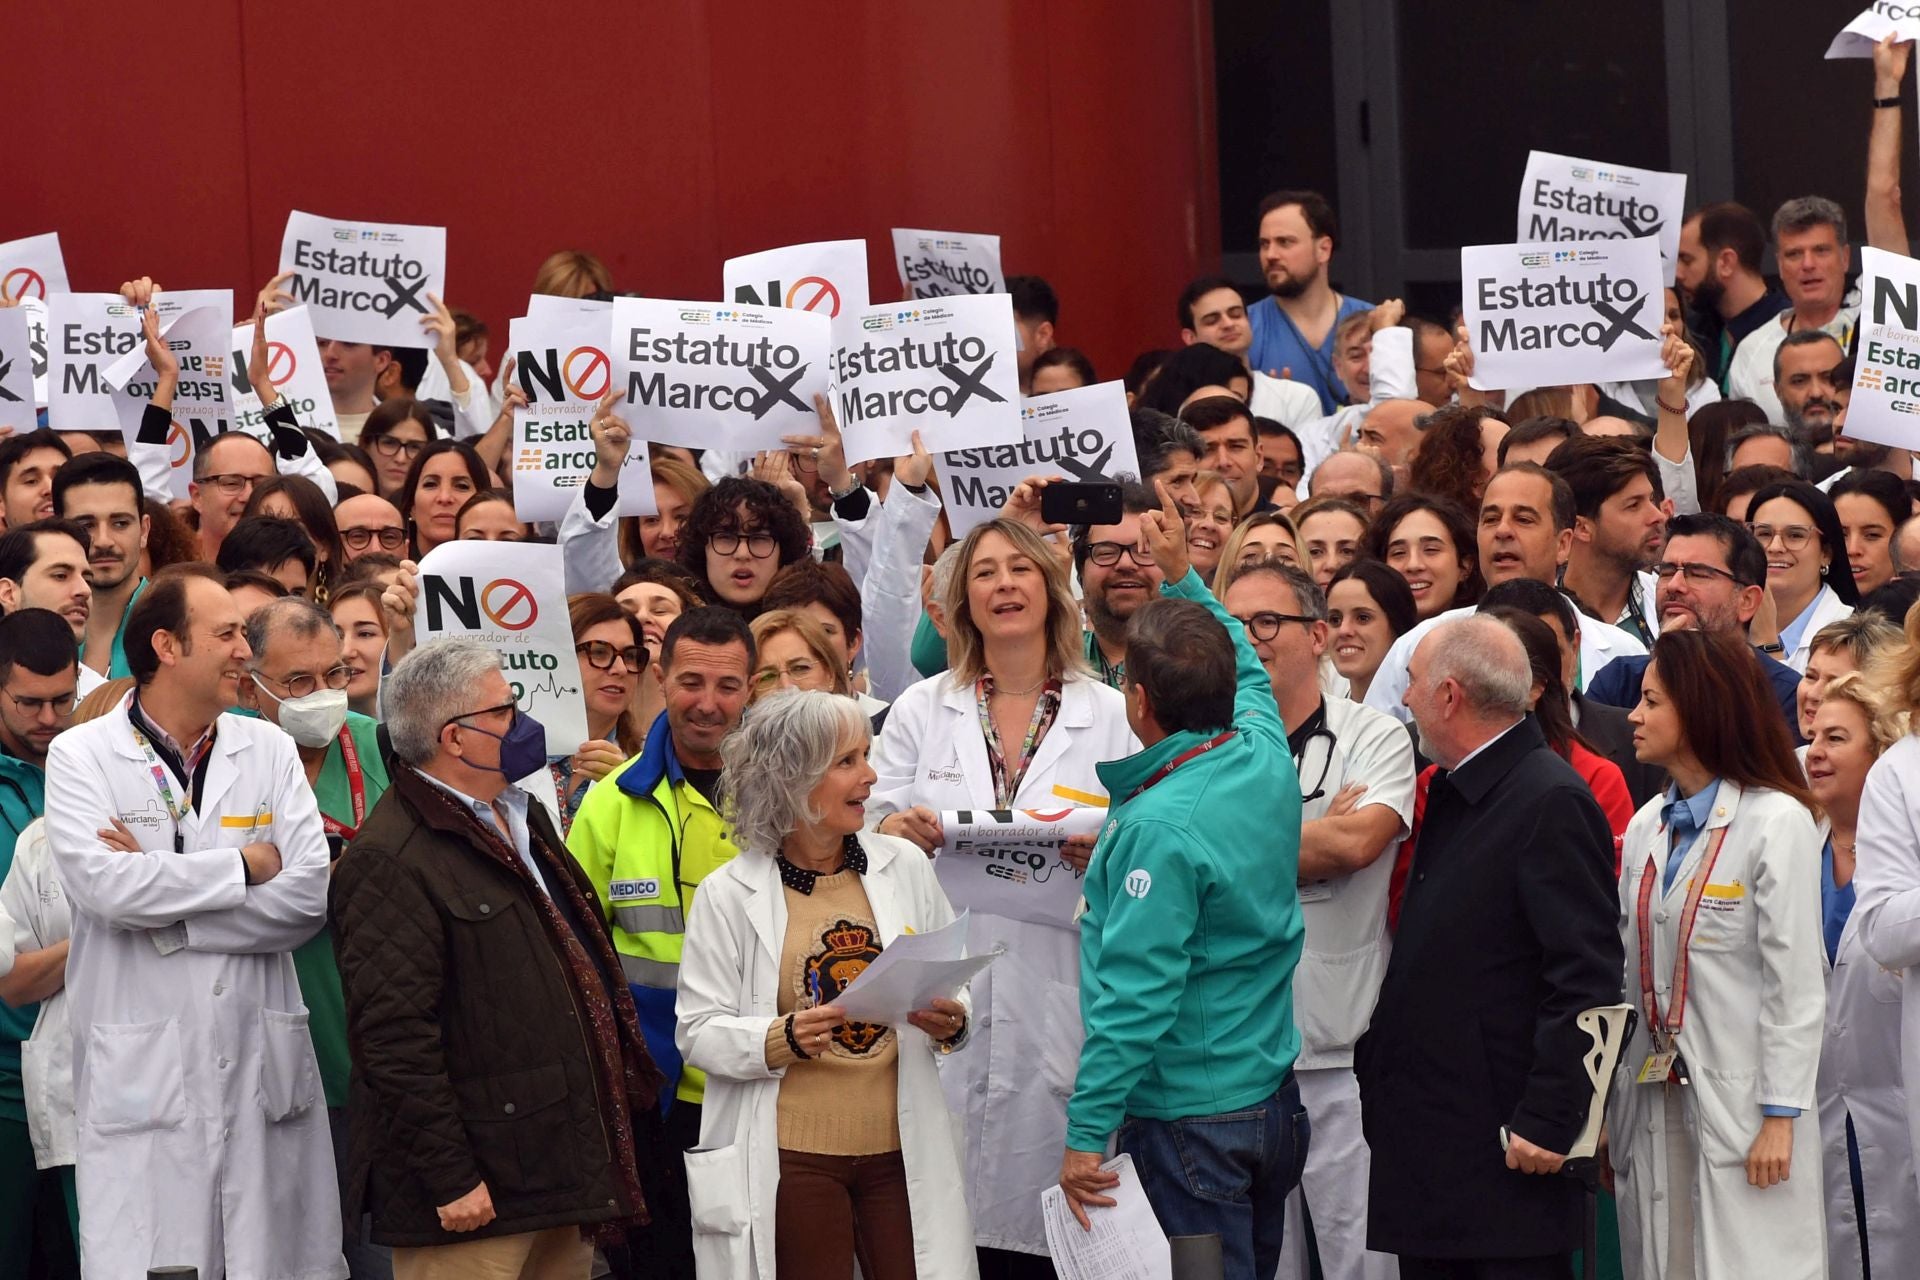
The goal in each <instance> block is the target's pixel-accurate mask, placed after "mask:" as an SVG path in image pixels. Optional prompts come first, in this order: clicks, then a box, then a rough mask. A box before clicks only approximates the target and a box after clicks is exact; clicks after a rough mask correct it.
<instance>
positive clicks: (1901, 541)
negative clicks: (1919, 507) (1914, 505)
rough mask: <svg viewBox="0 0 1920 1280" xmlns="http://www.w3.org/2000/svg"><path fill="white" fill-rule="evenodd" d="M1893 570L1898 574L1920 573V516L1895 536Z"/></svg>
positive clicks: (1901, 527)
mask: <svg viewBox="0 0 1920 1280" xmlns="http://www.w3.org/2000/svg"><path fill="white" fill-rule="evenodd" d="M1893 568H1894V572H1896V573H1913V572H1916V571H1920V516H1914V517H1912V518H1911V519H1909V520H1908V521H1907V522H1906V523H1905V524H1903V525H1901V526H1900V531H1899V532H1898V533H1896V534H1894V535H1893Z"/></svg>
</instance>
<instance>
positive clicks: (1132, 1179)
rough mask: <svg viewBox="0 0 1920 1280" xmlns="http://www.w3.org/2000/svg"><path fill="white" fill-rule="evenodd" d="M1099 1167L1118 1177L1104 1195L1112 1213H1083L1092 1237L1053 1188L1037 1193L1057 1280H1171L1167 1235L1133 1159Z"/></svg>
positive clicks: (1091, 1210) (1117, 1159) (1063, 1196)
mask: <svg viewBox="0 0 1920 1280" xmlns="http://www.w3.org/2000/svg"><path fill="white" fill-rule="evenodd" d="M1100 1167H1101V1168H1102V1169H1105V1170H1106V1171H1107V1172H1109V1173H1117V1174H1119V1175H1120V1184H1119V1185H1118V1186H1116V1187H1113V1188H1111V1189H1110V1190H1109V1191H1108V1192H1107V1195H1108V1196H1109V1197H1110V1198H1111V1199H1112V1200H1113V1202H1114V1204H1113V1207H1112V1208H1110V1209H1094V1208H1089V1209H1088V1210H1087V1220H1088V1221H1089V1222H1091V1223H1092V1224H1093V1230H1091V1231H1088V1230H1087V1229H1086V1228H1084V1227H1082V1226H1081V1225H1080V1223H1079V1221H1078V1220H1076V1219H1075V1218H1074V1216H1073V1204H1072V1202H1071V1201H1069V1200H1068V1199H1067V1193H1066V1192H1064V1191H1062V1190H1061V1189H1060V1187H1059V1184H1058V1183H1056V1184H1054V1185H1053V1186H1051V1187H1048V1188H1047V1189H1046V1190H1045V1191H1042V1192H1041V1193H1040V1216H1041V1218H1042V1219H1043V1220H1044V1221H1045V1223H1046V1227H1047V1251H1048V1252H1049V1253H1051V1254H1052V1255H1053V1269H1054V1270H1055V1271H1056V1272H1058V1273H1059V1275H1060V1280H1173V1254H1172V1251H1171V1250H1170V1249H1169V1248H1168V1247H1167V1234H1166V1232H1164V1231H1162V1230H1161V1229H1160V1220H1159V1219H1158V1218H1156V1217H1154V1216H1153V1206H1152V1205H1150V1204H1148V1203H1147V1193H1146V1189H1145V1188H1143V1187H1142V1186H1141V1185H1140V1175H1139V1174H1137V1173H1135V1172H1134V1171H1133V1157H1132V1156H1127V1155H1120V1156H1115V1157H1114V1158H1113V1159H1111V1160H1109V1161H1107V1162H1106V1163H1105V1164H1103V1165H1101V1166H1100Z"/></svg>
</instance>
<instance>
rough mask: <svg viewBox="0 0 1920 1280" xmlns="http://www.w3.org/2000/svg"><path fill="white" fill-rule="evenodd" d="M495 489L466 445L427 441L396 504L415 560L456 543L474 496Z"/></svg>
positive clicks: (471, 449) (394, 503) (408, 471)
mask: <svg viewBox="0 0 1920 1280" xmlns="http://www.w3.org/2000/svg"><path fill="white" fill-rule="evenodd" d="M374 412H375V413H378V412H379V410H377V409H376V410H375V411H374ZM369 421H371V420H369ZM492 487H493V486H492V484H491V483H490V482H489V480H488V479H487V464H486V463H484V462H482V461H480V455H479V454H477V453H475V452H474V451H473V446H471V445H469V444H467V443H466V442H465V441H463V440H429V441H428V442H427V443H426V444H425V445H424V446H422V447H421V449H420V452H419V453H418V454H416V455H415V456H414V459H413V464H412V465H411V466H409V467H408V468H407V477H406V479H405V480H403V481H402V482H401V484H400V493H399V496H398V497H396V498H395V499H394V500H393V505H394V506H396V507H398V508H400V515H401V517H402V518H403V519H405V520H406V522H407V532H408V534H409V535H410V537H411V539H412V543H413V558H414V559H415V560H418V559H419V558H420V557H421V556H424V555H425V554H427V552H429V551H431V550H433V549H434V548H435V547H437V546H439V545H440V544H441V543H443V542H452V541H453V540H454V538H455V537H456V536H457V530H458V529H459V522H460V508H461V507H464V506H466V505H467V499H469V498H471V497H472V496H473V495H474V494H476V493H483V492H485V491H486V490H488V489H490V488H492Z"/></svg>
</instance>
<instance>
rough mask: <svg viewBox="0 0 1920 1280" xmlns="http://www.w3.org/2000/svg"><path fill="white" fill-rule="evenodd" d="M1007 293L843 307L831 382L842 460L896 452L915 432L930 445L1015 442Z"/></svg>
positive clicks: (1015, 385)
mask: <svg viewBox="0 0 1920 1280" xmlns="http://www.w3.org/2000/svg"><path fill="white" fill-rule="evenodd" d="M1017 350H1018V346H1017V340H1016V338H1015V336H1014V326H1013V300H1012V299H1011V298H1009V297H1008V296H1007V295H1006V294H1004V293H1001V294H994V295H992V296H990V297H984V298H936V299H934V300H933V301H932V302H926V303H894V304H891V305H888V304H881V305H877V306H870V307H867V308H866V309H865V310H863V311H852V312H847V313H844V314H842V315H841V317H840V318H839V319H838V320H836V321H834V325H833V387H834V402H835V408H836V409H837V410H838V413H839V418H840V431H841V433H842V437H843V439H844V442H845V444H846V453H847V461H848V462H849V463H853V462H865V461H867V460H868V459H869V458H898V457H902V456H904V455H905V454H908V453H911V452H912V451H913V440H912V437H913V433H914V432H915V431H916V430H917V431H919V432H920V438H921V440H922V441H923V442H924V443H925V444H926V446H927V448H928V450H929V451H931V452H935V453H938V452H942V451H944V450H948V449H973V448H978V447H980V446H982V445H995V444H1019V443H1020V442H1021V440H1023V439H1025V434H1024V433H1023V431H1022V430H1021V426H1020V369H1019V357H1018V356H1017V355H1015V352H1016V351H1017Z"/></svg>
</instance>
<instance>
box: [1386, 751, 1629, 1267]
mask: <svg viewBox="0 0 1920 1280" xmlns="http://www.w3.org/2000/svg"><path fill="white" fill-rule="evenodd" d="M1616 903H1617V899H1616V895H1615V890H1614V877H1613V836H1612V834H1611V832H1610V831H1609V829H1608V827H1607V820H1606V817H1605V816H1604V815H1603V814H1602V813H1601V811H1600V806H1599V804H1598V803H1597V802H1596V801H1595V800H1594V798H1593V794H1592V792H1590V791H1588V790H1587V785H1586V783H1585V782H1583V781H1581V779H1580V775H1579V774H1577V773H1575V772H1574V771H1573V769H1572V768H1571V767H1570V766H1569V765H1568V764H1567V762H1566V761H1564V760H1562V759H1561V758H1560V757H1559V756H1557V755H1555V754H1554V753H1553V752H1552V751H1550V750H1549V749H1548V748H1547V745H1546V741H1545V739H1543V738H1542V737H1541V735H1540V729H1539V726H1538V725H1537V724H1536V723H1535V722H1534V721H1533V720H1532V719H1531V718H1529V719H1526V720H1523V721H1522V722H1521V723H1519V724H1518V725H1516V726H1515V727H1514V728H1513V729H1511V730H1509V731H1508V732H1507V733H1506V734H1505V735H1504V736H1503V737H1501V738H1500V739H1499V740H1498V741H1497V742H1495V743H1494V744H1493V745H1492V746H1491V747H1489V748H1488V749H1487V750H1485V751H1483V752H1482V753H1481V754H1480V755H1478V756H1476V757H1474V758H1473V759H1472V760H1470V761H1468V762H1467V765H1466V767H1465V768H1462V769H1458V770H1455V771H1453V772H1451V773H1448V772H1445V771H1442V772H1440V773H1438V774H1436V775H1435V776H1434V778H1433V782H1432V784H1431V786H1430V788H1429V791H1428V795H1427V806H1426V814H1425V818H1424V820H1423V822H1422V824H1421V828H1420V835H1419V843H1418V845H1417V846H1416V848H1415V851H1414V859H1413V866H1412V870H1411V874H1410V875H1409V877H1408V883H1407V890H1406V899H1405V905H1404V906H1403V907H1402V909H1401V915H1400V929H1399V933H1398V934H1397V935H1396V936H1395V938H1394V944H1393V958H1392V960H1391V961H1390V962H1389V964H1388V967H1387V975H1386V979H1385V981H1384V983H1383V984H1382V986H1381V989H1380V999H1379V1003H1378V1004H1377V1005H1376V1006H1375V1007H1374V1011H1373V1022H1372V1025H1371V1026H1370V1027H1369V1028H1368V1030H1367V1034H1366V1035H1365V1036H1364V1037H1362V1038H1361V1040H1360V1043H1359V1045H1358V1046H1357V1048H1356V1050H1355V1054H1354V1070H1355V1073H1356V1074H1357V1075H1358V1076H1359V1079H1360V1103H1361V1113H1360V1114H1361V1124H1362V1127H1363V1129H1364V1131H1365V1133H1366V1138H1367V1142H1368V1144H1369V1146H1370V1147H1371V1148H1372V1152H1373V1169H1372V1178H1371V1185H1370V1194H1369V1196H1368V1207H1367V1245H1368V1247H1369V1248H1372V1249H1377V1250H1380V1251H1382V1252H1386V1253H1402V1254H1413V1255H1418V1256H1425V1257H1438V1258H1512V1257H1532V1256H1538V1255H1541V1254H1549V1253H1560V1252H1566V1251H1568V1250H1571V1249H1573V1248H1575V1247H1577V1245H1578V1243H1579V1237H1580V1226H1581V1197H1582V1195H1583V1192H1582V1191H1581V1189H1580V1187H1579V1185H1578V1184H1577V1183H1575V1182H1574V1181H1572V1180H1571V1179H1567V1178H1559V1177H1532V1176H1528V1175H1525V1174H1521V1173H1516V1172H1513V1171H1511V1170H1509V1169H1508V1168H1507V1167H1506V1160H1505V1155H1504V1154H1503V1153H1502V1151H1501V1149H1500V1127H1501V1126H1502V1125H1507V1126H1509V1127H1511V1129H1512V1130H1513V1132H1515V1133H1518V1134H1520V1135H1521V1136H1522V1137H1525V1138H1526V1139H1527V1140H1528V1141H1530V1142H1533V1143H1536V1144H1538V1145H1539V1146H1542V1147H1545V1148H1546V1149H1547V1150H1549V1151H1561V1152H1564V1151H1566V1150H1567V1149H1568V1147H1570V1146H1571V1145H1572V1143H1573V1140H1574V1139H1575V1138H1576V1137H1577V1136H1578V1135H1579V1132H1580V1128H1581V1126H1582V1125H1583V1124H1585V1122H1586V1113H1587V1104H1588V1102H1589V1101H1590V1100H1591V1098H1592V1092H1593V1091H1592V1087H1591V1085H1590V1084H1589V1083H1588V1081H1587V1076H1586V1071H1585V1068H1584V1067H1583V1066H1582V1064H1581V1057H1582V1055H1583V1054H1584V1053H1585V1052H1586V1050H1587V1049H1588V1047H1589V1042H1588V1040H1587V1037H1586V1035H1585V1033H1583V1032H1581V1031H1580V1030H1579V1028H1578V1027H1577V1026H1576V1025H1575V1023H1574V1018H1575V1017H1576V1016H1577V1015H1578V1014H1579V1013H1580V1012H1581V1011H1582V1010H1584V1009H1589V1008H1592V1007H1593V1006H1595V1005H1605V1004H1615V1003H1618V1002H1619V1000H1620V990H1621V983H1622V975H1623V973H1624V959H1623V956H1622V952H1621V943H1620V934H1619V931H1618V929H1617V927H1616V917H1617V915H1618V907H1617V905H1616Z"/></svg>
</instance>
